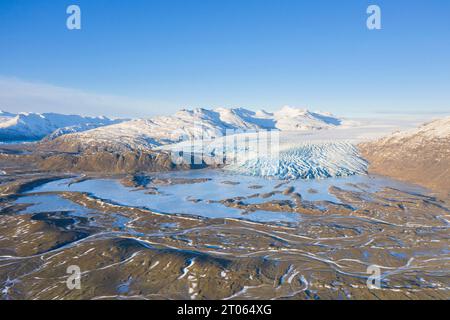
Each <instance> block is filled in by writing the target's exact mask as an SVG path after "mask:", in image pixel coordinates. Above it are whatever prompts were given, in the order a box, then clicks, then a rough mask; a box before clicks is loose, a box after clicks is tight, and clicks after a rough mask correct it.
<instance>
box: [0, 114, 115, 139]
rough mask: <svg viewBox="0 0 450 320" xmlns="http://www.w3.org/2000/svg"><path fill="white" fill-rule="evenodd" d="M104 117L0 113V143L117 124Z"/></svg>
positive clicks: (56, 135) (41, 137)
mask: <svg viewBox="0 0 450 320" xmlns="http://www.w3.org/2000/svg"><path fill="white" fill-rule="evenodd" d="M121 121H123V120H113V119H109V118H106V117H83V116H78V115H62V114H56V113H42V114H41V113H19V114H14V113H10V112H5V111H0V142H13V141H36V140H40V139H43V138H44V137H46V136H48V135H52V136H51V137H52V138H56V137H58V136H60V135H62V134H66V133H69V132H71V133H72V132H80V131H85V130H89V129H94V128H98V127H100V126H105V125H111V124H115V123H119V122H121Z"/></svg>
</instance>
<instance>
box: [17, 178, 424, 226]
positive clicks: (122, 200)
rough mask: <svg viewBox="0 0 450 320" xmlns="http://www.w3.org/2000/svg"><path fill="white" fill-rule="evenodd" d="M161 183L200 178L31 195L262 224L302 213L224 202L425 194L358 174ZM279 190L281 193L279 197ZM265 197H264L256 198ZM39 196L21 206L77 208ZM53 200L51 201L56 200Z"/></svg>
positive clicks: (98, 182)
mask: <svg viewBox="0 0 450 320" xmlns="http://www.w3.org/2000/svg"><path fill="white" fill-rule="evenodd" d="M152 177H155V178H156V177H157V178H160V179H188V180H190V179H198V180H197V181H199V182H196V183H178V184H168V185H158V186H157V191H158V192H157V193H156V194H153V193H149V190H142V189H136V188H131V187H126V186H124V185H123V184H122V183H121V182H120V180H117V179H91V180H84V181H81V182H74V181H73V180H72V179H64V180H58V181H53V182H50V183H47V184H44V185H42V186H39V187H37V188H35V189H33V190H31V191H29V193H33V194H36V193H46V192H63V191H69V192H84V193H89V194H91V195H92V196H94V197H96V198H99V199H102V200H105V201H110V202H113V203H116V204H120V205H123V206H129V207H138V208H145V209H149V210H152V211H154V212H158V213H167V214H183V215H194V216H201V217H206V218H236V219H246V220H251V221H257V222H285V223H296V222H299V221H300V220H301V215H299V214H294V213H290V212H272V211H253V212H244V211H243V210H241V209H238V208H232V207H229V206H226V205H224V204H223V203H220V202H219V201H221V200H226V199H232V198H237V197H239V198H241V199H243V200H242V201H243V202H244V203H248V204H256V203H262V202H268V201H273V200H289V199H291V198H290V195H288V194H283V193H282V191H283V190H286V189H287V188H294V192H296V193H298V194H300V195H301V197H302V199H303V200H305V201H330V202H335V203H339V200H338V199H336V198H335V197H334V196H333V195H332V194H331V193H330V192H329V188H330V187H331V186H335V187H339V188H342V189H346V190H350V191H367V192H375V191H377V190H379V189H380V188H383V187H394V188H399V189H402V190H407V191H411V192H419V191H421V190H420V189H419V188H416V187H414V186H410V185H406V184H403V183H399V182H397V181H393V180H390V179H387V178H383V177H373V176H365V175H360V176H352V177H345V178H331V179H323V180H318V179H316V180H294V181H284V180H278V179H265V178H260V177H250V176H243V175H238V174H233V173H229V172H226V171H221V170H197V171H183V172H173V173H166V174H157V175H154V176H153V175H152ZM274 191H277V192H275V193H274ZM257 194H259V195H260V196H255V195H257ZM39 197H40V196H39V195H37V196H36V195H34V196H33V197H22V198H20V199H19V200H18V203H28V204H33V205H32V206H31V207H29V208H28V210H34V211H36V210H38V211H39V210H41V211H42V210H45V209H46V210H50V211H56V210H64V209H66V210H67V211H71V210H74V208H73V205H71V202H70V201H49V199H47V198H42V199H41V200H39V199H38V198H39ZM50 200H51V199H50Z"/></svg>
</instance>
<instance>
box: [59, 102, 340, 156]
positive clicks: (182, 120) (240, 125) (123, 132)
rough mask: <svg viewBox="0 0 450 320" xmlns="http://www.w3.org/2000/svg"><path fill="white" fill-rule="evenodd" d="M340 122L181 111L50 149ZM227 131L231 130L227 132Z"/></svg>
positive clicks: (151, 143)
mask: <svg viewBox="0 0 450 320" xmlns="http://www.w3.org/2000/svg"><path fill="white" fill-rule="evenodd" d="M342 124H343V121H342V120H341V119H339V118H337V117H334V116H332V115H331V114H328V113H322V112H311V111H308V110H304V109H295V108H289V107H285V108H283V109H281V110H279V111H276V112H273V113H269V112H266V111H257V112H254V111H250V110H247V109H243V108H238V109H224V108H219V109H214V110H207V109H194V110H181V111H179V112H177V113H175V114H174V115H171V116H159V117H154V118H151V119H139V120H132V121H125V122H121V123H119V124H115V125H110V126H104V127H99V128H97V129H93V130H89V131H85V132H77V133H73V134H66V135H62V136H59V137H57V138H56V139H54V140H53V142H52V145H53V146H59V147H63V148H65V149H69V150H82V149H89V148H98V147H102V148H103V149H113V150H127V151H130V150H148V149H152V148H155V147H159V146H161V145H167V144H172V143H177V142H181V141H186V140H189V139H199V138H204V139H213V138H217V137H221V136H224V135H225V134H227V133H228V134H229V132H233V131H234V132H236V131H237V132H241V131H244V132H245V131H255V130H256V131H257V130H280V131H306V130H323V129H328V128H332V127H337V126H341V125H342ZM229 130H231V131H229Z"/></svg>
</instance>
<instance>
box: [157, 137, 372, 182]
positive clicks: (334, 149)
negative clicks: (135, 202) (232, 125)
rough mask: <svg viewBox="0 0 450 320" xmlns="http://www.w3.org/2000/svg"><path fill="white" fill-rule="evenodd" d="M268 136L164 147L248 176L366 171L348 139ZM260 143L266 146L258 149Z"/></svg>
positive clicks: (315, 175) (298, 176) (304, 176)
mask: <svg viewBox="0 0 450 320" xmlns="http://www.w3.org/2000/svg"><path fill="white" fill-rule="evenodd" d="M267 137H269V136H267ZM270 137H271V140H264V139H263V140H261V139H260V135H259V134H258V133H246V134H239V135H235V136H231V137H226V138H219V139H213V140H211V141H205V140H203V141H185V142H183V143H179V144H175V145H171V146H166V147H165V149H166V150H171V151H172V152H174V153H179V154H181V153H182V154H183V157H185V158H186V159H190V158H191V157H195V158H197V159H198V158H203V160H205V162H206V163H208V162H210V163H211V164H212V163H214V164H218V163H220V164H223V166H224V169H225V170H228V171H234V172H237V173H241V174H246V175H251V176H260V177H273V178H278V179H318V178H331V177H343V176H352V175H357V174H366V173H367V167H368V164H367V162H366V161H365V160H364V159H363V158H362V157H361V156H360V155H359V152H358V149H357V147H356V146H355V144H354V143H353V142H351V141H347V140H338V141H334V140H331V139H318V138H319V136H317V135H314V136H308V135H304V134H303V135H299V134H294V135H293V134H288V135H281V136H280V137H277V136H276V135H275V136H273V135H272V136H270ZM274 137H275V138H274ZM262 145H268V146H269V147H268V148H267V149H264V151H263V152H261V146H262ZM180 152H181V153H180Z"/></svg>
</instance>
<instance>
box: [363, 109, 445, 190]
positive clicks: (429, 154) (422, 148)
mask: <svg viewBox="0 0 450 320" xmlns="http://www.w3.org/2000/svg"><path fill="white" fill-rule="evenodd" d="M360 150H361V152H362V154H363V155H364V157H365V158H366V159H368V160H369V162H370V167H369V169H370V171H371V172H373V173H378V174H383V175H387V176H391V177H394V178H397V179H400V180H406V181H412V182H415V183H419V184H422V185H424V186H427V187H429V188H431V189H433V190H437V191H441V192H442V191H444V192H446V191H447V192H448V191H450V183H449V179H450V117H447V118H442V119H439V120H436V121H433V122H430V123H427V124H425V125H423V126H421V127H419V128H417V129H412V130H407V131H400V132H396V133H394V134H391V135H388V136H387V137H385V138H382V139H380V140H378V141H374V142H370V143H364V144H361V145H360Z"/></svg>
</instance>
